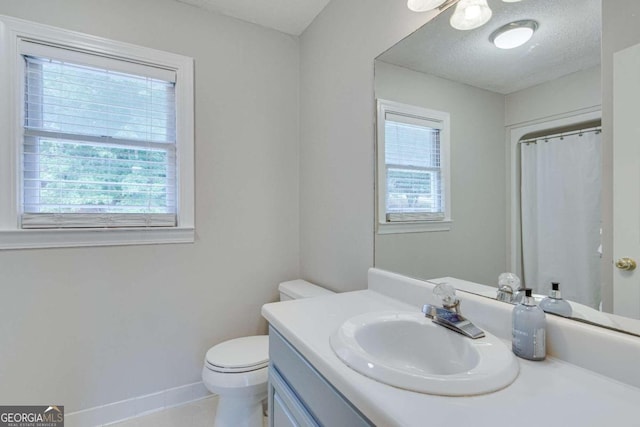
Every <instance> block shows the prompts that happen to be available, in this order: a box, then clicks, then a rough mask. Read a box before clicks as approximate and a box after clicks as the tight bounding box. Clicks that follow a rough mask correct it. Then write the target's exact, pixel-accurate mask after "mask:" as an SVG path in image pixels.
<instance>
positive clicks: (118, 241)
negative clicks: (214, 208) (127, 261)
mask: <svg viewBox="0 0 640 427" xmlns="http://www.w3.org/2000/svg"><path fill="white" fill-rule="evenodd" d="M194 241H195V230H194V229H193V228H126V229H125V228H120V229H117V228H87V229H74V230H69V229H66V230H65V229H53V230H52V229H47V230H41V229H38V230H0V250H6V249H42V248H73V247H84V246H123V245H155V244H166V243H193V242H194Z"/></svg>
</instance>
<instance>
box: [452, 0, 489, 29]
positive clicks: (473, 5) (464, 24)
mask: <svg viewBox="0 0 640 427" xmlns="http://www.w3.org/2000/svg"><path fill="white" fill-rule="evenodd" d="M491 15H492V12H491V9H489V5H488V4H487V0H460V1H459V2H458V5H457V6H456V10H455V11H454V12H453V15H451V20H449V23H451V26H452V27H453V28H455V29H456V30H473V29H474V28H478V27H481V26H482V25H484V24H486V23H487V22H488V21H489V19H491Z"/></svg>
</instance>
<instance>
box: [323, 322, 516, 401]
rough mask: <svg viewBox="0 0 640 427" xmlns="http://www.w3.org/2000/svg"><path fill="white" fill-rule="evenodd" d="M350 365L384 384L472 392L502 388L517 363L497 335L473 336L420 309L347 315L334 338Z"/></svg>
mask: <svg viewBox="0 0 640 427" xmlns="http://www.w3.org/2000/svg"><path fill="white" fill-rule="evenodd" d="M331 348H332V349H333V351H334V352H335V354H336V355H337V356H338V358H339V359H340V360H341V361H342V362H344V363H345V364H346V365H347V366H349V367H350V368H352V369H353V370H355V371H356V372H359V373H360V374H363V375H366V376H367V377H370V378H373V379H374V380H377V381H379V382H381V383H384V384H388V385H392V386H395V387H398V388H402V389H406V390H411V391H417V392H420V393H428V394H437V395H444V396H471V395H477V394H484V393H490V392H493V391H496V390H499V389H502V388H504V387H506V386H508V385H509V384H511V383H512V382H513V380H515V378H516V377H517V376H518V371H519V367H518V361H517V360H516V358H515V356H514V355H513V353H512V352H511V350H510V349H509V348H507V346H506V345H505V344H504V343H503V342H502V341H500V340H499V339H498V338H497V337H495V336H493V335H491V334H488V333H487V334H486V336H485V337H484V338H480V339H477V340H472V339H470V338H467V337H464V336H462V335H460V334H458V333H456V332H453V331H451V330H449V329H446V328H444V327H442V326H439V325H436V324H435V323H433V322H432V321H431V319H428V318H426V317H425V316H424V315H423V314H422V313H420V312H397V311H395V312H375V313H367V314H362V315H359V316H355V317H352V318H350V319H348V320H347V321H346V322H345V323H343V324H342V326H340V327H339V328H338V330H337V331H336V332H335V333H334V334H333V335H332V336H331Z"/></svg>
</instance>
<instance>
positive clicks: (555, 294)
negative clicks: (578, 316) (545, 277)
mask: <svg viewBox="0 0 640 427" xmlns="http://www.w3.org/2000/svg"><path fill="white" fill-rule="evenodd" d="M540 308H541V309H543V310H544V311H546V312H547V313H553V314H557V315H558V316H564V317H571V312H572V310H571V305H569V303H568V302H567V301H566V300H563V299H562V295H561V293H560V284H559V283H558V282H551V292H550V293H549V296H548V297H546V298H544V299H543V300H542V301H540Z"/></svg>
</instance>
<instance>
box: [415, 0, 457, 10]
mask: <svg viewBox="0 0 640 427" xmlns="http://www.w3.org/2000/svg"><path fill="white" fill-rule="evenodd" d="M446 1H447V0H407V7H408V8H409V9H410V10H413V11H414V12H426V11H428V10H432V9H435V8H437V7H439V6H440V5H441V4H442V3H444V2H446Z"/></svg>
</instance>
